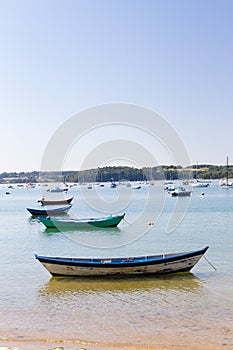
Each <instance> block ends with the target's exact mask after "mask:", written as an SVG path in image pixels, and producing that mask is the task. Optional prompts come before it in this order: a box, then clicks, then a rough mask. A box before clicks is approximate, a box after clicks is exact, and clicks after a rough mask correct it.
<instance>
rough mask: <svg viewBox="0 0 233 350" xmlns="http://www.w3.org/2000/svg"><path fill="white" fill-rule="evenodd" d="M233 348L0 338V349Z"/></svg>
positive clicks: (164, 349) (166, 349)
mask: <svg viewBox="0 0 233 350" xmlns="http://www.w3.org/2000/svg"><path fill="white" fill-rule="evenodd" d="M37 349H38V350H207V349H211V350H223V349H225V350H233V346H228V345H227V344H223V345H222V346H219V344H216V345H215V344H210V346H206V344H205V345H202V344H199V345H196V344H195V345H192V344H190V345H162V344H161V345H152V344H127V343H125V344H123V343H119V344H116V343H114V344H110V343H109V344H107V343H103V344H101V343H90V342H81V341H78V340H77V341H75V340H72V341H66V340H58V339H51V340H49V339H38V340H28V339H27V340H26V339H22V340H19V339H0V350H37Z"/></svg>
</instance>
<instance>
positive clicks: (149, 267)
mask: <svg viewBox="0 0 233 350" xmlns="http://www.w3.org/2000/svg"><path fill="white" fill-rule="evenodd" d="M207 249H208V246H207V247H205V248H203V249H200V250H195V251H190V252H185V253H174V254H163V255H150V256H140V257H126V258H62V257H51V256H42V255H37V254H36V255H35V258H36V259H37V260H39V261H40V263H41V264H42V265H43V266H44V267H45V268H46V269H47V270H48V271H49V273H50V274H51V275H53V276H79V277H81V276H131V275H133V276H135V275H148V274H158V275H161V274H168V273H174V272H184V271H190V270H191V269H192V268H193V267H194V265H196V264H197V262H198V261H199V260H200V259H201V257H202V256H203V255H204V254H205V252H206V251H207Z"/></svg>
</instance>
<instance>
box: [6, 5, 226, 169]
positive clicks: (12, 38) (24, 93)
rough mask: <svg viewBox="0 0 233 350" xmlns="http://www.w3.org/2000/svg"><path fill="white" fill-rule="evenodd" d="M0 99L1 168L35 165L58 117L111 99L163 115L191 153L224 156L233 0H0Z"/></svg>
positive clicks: (200, 157)
mask: <svg viewBox="0 0 233 350" xmlns="http://www.w3.org/2000/svg"><path fill="white" fill-rule="evenodd" d="M0 99H1V103H0V115H1V138H0V140H1V163H0V172H3V171H12V170H15V171H20V170H22V171H30V170H39V169H40V164H41V159H42V155H43V152H44V149H45V147H46V145H47V143H48V141H49V139H50V138H51V136H52V135H53V133H54V132H55V131H56V129H57V128H58V127H59V126H60V125H61V124H62V123H64V122H65V121H66V120H67V119H68V118H70V117H71V116H72V115H74V114H76V113H78V112H79V111H82V110H84V109H86V108H89V107H92V106H95V105H99V104H103V103H111V102H126V103H132V104H137V105H140V106H144V107H147V108H149V109H152V110H154V111H156V112H158V113H159V114H161V115H162V116H164V117H165V118H166V119H167V121H169V123H171V125H172V126H173V127H174V128H175V130H176V131H177V132H178V134H179V135H180V137H181V138H182V140H183V142H184V144H185V146H186V148H187V150H188V153H189V155H190V159H191V162H193V163H196V162H197V161H198V163H213V164H225V161H226V156H227V155H228V156H229V157H230V163H232V162H233V136H232V134H233V126H232V116H233V1H232V0H219V1H216V0H151V1H150V0H132V1H131V0H128V1H127V0H122V1H121V0H115V1H114V0H106V1H105V0H95V1H94V0H92V1H89V0H81V1H79V0H76V1H73V0H67V1H65V0H64V1H59V0H50V1H48V0H37V1H35V0H30V1H29V0H20V1H19V0H15V1H12V0H0ZM92 141H93V140H92ZM79 151H80V150H79ZM84 151H85V150H84ZM72 162H73V163H72ZM162 162H163V161H162ZM165 162H166V159H164V163H165ZM69 167H70V168H71V167H73V168H74V169H75V168H78V167H79V160H78V154H77V158H76V160H75V157H74V158H73V160H72V161H71V162H70V163H69Z"/></svg>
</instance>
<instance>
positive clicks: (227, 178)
mask: <svg viewBox="0 0 233 350" xmlns="http://www.w3.org/2000/svg"><path fill="white" fill-rule="evenodd" d="M226 179H227V186H228V157H227V169H226Z"/></svg>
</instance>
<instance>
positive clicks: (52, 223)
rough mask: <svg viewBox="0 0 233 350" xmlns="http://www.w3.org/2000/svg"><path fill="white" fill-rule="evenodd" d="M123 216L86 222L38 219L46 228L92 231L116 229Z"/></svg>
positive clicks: (87, 220)
mask: <svg viewBox="0 0 233 350" xmlns="http://www.w3.org/2000/svg"><path fill="white" fill-rule="evenodd" d="M124 216H125V214H123V215H116V216H112V217H108V218H103V219H86V220H72V219H70V220H56V219H54V218H52V219H47V218H43V217H42V218H40V217H39V218H38V219H39V220H40V222H41V223H42V224H44V225H45V227H46V228H53V229H58V230H61V231H65V230H67V231H69V230H80V229H87V230H89V229H92V228H105V227H116V226H117V225H119V223H120V222H121V221H122V219H123V218H124Z"/></svg>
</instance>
